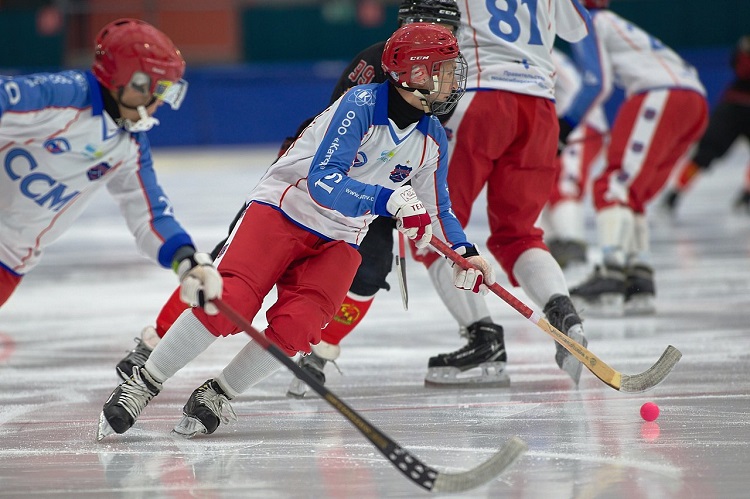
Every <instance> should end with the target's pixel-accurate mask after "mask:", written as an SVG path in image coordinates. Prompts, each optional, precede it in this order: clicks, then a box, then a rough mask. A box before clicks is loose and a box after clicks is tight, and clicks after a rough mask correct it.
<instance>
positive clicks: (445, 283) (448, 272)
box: [427, 259, 492, 327]
mask: <svg viewBox="0 0 750 499" xmlns="http://www.w3.org/2000/svg"><path fill="white" fill-rule="evenodd" d="M427 272H428V273H429V274H430V279H431V280H432V285H433V286H434V287H435V290H436V291H437V292H438V295H440V299H441V300H443V303H444V304H445V307H446V308H447V309H448V311H449V312H450V313H451V315H452V316H453V318H454V319H456V321H457V322H458V325H459V326H461V327H468V326H471V325H472V324H474V323H475V322H478V321H485V322H491V321H492V319H491V318H490V309H489V308H487V303H486V302H485V301H484V297H483V296H482V295H480V294H478V293H472V292H471V291H466V290H463V289H458V288H457V287H456V286H455V285H454V284H453V269H452V268H451V266H450V264H449V263H448V261H447V260H444V259H440V260H436V261H435V263H433V264H432V265H430V268H429V269H427Z"/></svg>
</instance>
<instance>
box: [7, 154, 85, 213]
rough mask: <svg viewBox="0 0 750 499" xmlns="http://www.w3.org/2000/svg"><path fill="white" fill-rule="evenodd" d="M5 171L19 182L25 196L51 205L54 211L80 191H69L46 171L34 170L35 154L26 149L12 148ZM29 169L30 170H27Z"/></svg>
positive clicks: (41, 203)
mask: <svg viewBox="0 0 750 499" xmlns="http://www.w3.org/2000/svg"><path fill="white" fill-rule="evenodd" d="M4 166H5V173H7V174H8V177H9V178H10V179H11V180H12V181H14V182H18V188H19V190H20V191H21V194H23V195H24V196H25V197H27V198H29V199H31V200H33V201H34V202H35V203H36V204H38V205H39V206H45V205H46V204H48V205H49V209H50V210H52V211H60V209H61V208H62V207H63V206H65V205H66V204H67V203H68V202H69V201H71V200H72V199H73V198H75V197H76V196H77V195H78V191H73V192H69V191H68V186H67V185H65V184H63V183H62V182H58V181H57V180H56V179H54V178H52V177H50V176H49V175H47V174H46V173H41V172H34V169H36V167H37V166H38V164H37V162H36V160H35V159H34V156H32V155H31V154H29V152H28V151H26V150H24V149H11V150H10V151H8V154H7V155H6V156H5V162H4ZM27 170H28V172H26V171H27Z"/></svg>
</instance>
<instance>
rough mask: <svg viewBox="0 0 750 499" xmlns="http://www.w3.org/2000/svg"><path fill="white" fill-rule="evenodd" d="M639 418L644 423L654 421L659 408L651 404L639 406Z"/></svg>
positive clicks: (657, 415)
mask: <svg viewBox="0 0 750 499" xmlns="http://www.w3.org/2000/svg"><path fill="white" fill-rule="evenodd" d="M641 417H642V418H643V419H645V420H646V421H654V420H655V419H656V418H658V417H659V406H658V405H656V404H654V403H653V402H646V403H645V404H643V405H642V406H641Z"/></svg>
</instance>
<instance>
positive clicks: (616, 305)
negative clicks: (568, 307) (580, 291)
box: [570, 294, 625, 318]
mask: <svg viewBox="0 0 750 499" xmlns="http://www.w3.org/2000/svg"><path fill="white" fill-rule="evenodd" d="M570 300H571V301H572V302H573V306H574V307H575V309H576V310H579V311H580V313H581V314H585V315H588V316H589V317H604V318H606V317H622V316H623V315H625V297H624V296H622V295H620V294H603V295H601V296H600V297H599V299H597V300H595V301H594V300H586V299H584V298H581V297H579V296H575V295H571V296H570Z"/></svg>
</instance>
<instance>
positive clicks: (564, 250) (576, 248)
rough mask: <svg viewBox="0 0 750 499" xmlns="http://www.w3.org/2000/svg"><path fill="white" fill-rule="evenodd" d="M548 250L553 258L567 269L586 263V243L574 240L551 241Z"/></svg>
mask: <svg viewBox="0 0 750 499" xmlns="http://www.w3.org/2000/svg"><path fill="white" fill-rule="evenodd" d="M547 248H549V252H550V254H551V255H552V257H553V258H554V259H555V260H556V261H557V263H558V264H559V265H560V268H562V269H565V268H566V267H568V266H569V265H573V264H576V263H586V243H584V242H581V241H573V240H572V239H551V240H550V241H549V242H548V243H547Z"/></svg>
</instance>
